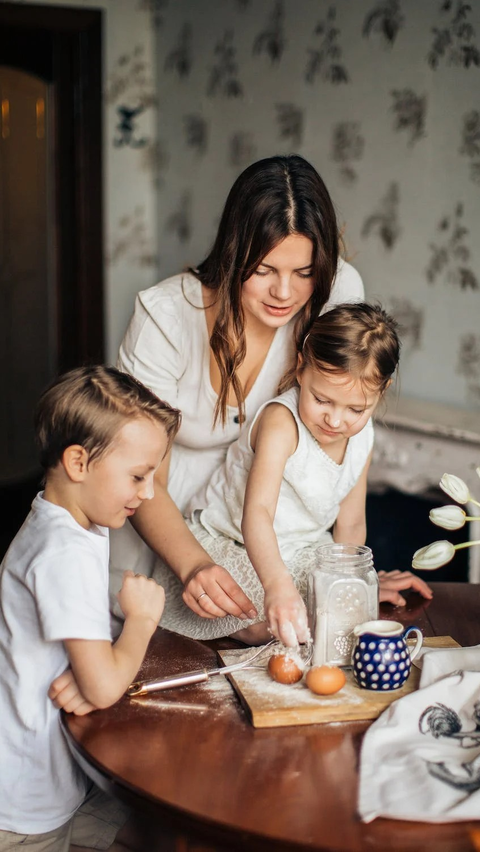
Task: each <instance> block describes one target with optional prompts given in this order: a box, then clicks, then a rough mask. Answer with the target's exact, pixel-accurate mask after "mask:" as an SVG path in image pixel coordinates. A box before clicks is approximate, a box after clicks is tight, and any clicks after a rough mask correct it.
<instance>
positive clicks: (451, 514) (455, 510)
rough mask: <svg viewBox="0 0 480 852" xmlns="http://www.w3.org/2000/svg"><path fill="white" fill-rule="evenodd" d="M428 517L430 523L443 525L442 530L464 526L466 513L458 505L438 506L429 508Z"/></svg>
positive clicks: (438, 525) (457, 528)
mask: <svg viewBox="0 0 480 852" xmlns="http://www.w3.org/2000/svg"><path fill="white" fill-rule="evenodd" d="M429 518H430V520H431V522H432V524H436V525H437V527H443V529H444V530H459V529H460V528H461V527H464V526H465V521H466V520H467V513H466V512H464V511H463V509H461V508H460V506H439V507H438V508H437V509H431V511H430V515H429Z"/></svg>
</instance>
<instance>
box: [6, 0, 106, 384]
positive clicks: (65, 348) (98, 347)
mask: <svg viewBox="0 0 480 852" xmlns="http://www.w3.org/2000/svg"><path fill="white" fill-rule="evenodd" d="M103 14H104V13H103V11H102V10H101V9H78V8H72V9H70V8H65V7H58V6H47V5H37V4H35V5H34V4H26V3H6V2H2V3H0V64H2V65H9V66H11V67H16V68H19V69H21V70H24V71H29V72H30V73H34V74H37V75H38V76H41V77H42V79H45V80H46V81H47V82H48V83H49V84H50V85H49V89H50V95H51V98H52V104H53V109H52V116H53V121H52V137H53V145H54V157H53V174H54V179H53V184H54V186H55V195H54V203H53V208H54V211H55V212H54V229H53V230H54V241H53V242H54V247H53V258H52V262H53V267H54V270H55V274H54V280H55V282H56V283H55V289H56V343H57V367H58V371H59V372H63V371H64V370H67V369H70V368H72V367H74V366H78V365H80V364H83V363H92V362H99V361H103V359H104V247H103V174H102V142H103V140H102V135H103V134H102V23H103Z"/></svg>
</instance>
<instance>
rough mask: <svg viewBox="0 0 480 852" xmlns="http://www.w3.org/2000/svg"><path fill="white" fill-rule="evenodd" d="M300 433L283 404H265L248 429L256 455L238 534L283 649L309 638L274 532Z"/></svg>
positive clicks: (303, 615)
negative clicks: (285, 478)
mask: <svg viewBox="0 0 480 852" xmlns="http://www.w3.org/2000/svg"><path fill="white" fill-rule="evenodd" d="M297 443H298V431H297V425H296V423H295V420H294V418H293V416H292V414H291V412H290V411H289V410H288V408H286V407H285V406H284V405H279V404H272V405H269V406H268V407H267V408H266V409H265V411H264V412H263V413H262V414H261V416H260V418H259V420H258V423H257V424H256V428H255V429H254V431H252V447H253V449H254V451H255V456H254V459H253V462H252V467H251V470H250V473H249V476H248V482H247V488H246V491H245V502H244V508H243V519H242V533H243V537H244V541H245V547H246V549H247V553H248V556H249V558H250V561H251V562H252V565H253V567H254V568H255V571H256V572H257V574H258V577H259V579H260V582H261V583H262V586H263V588H264V590H265V616H266V619H267V623H268V626H269V628H270V630H271V631H272V633H273V634H274V635H275V636H277V637H278V638H279V639H281V641H282V642H283V643H284V644H286V645H295V644H296V643H297V639H298V640H299V641H301V642H305V641H306V639H307V620H306V613H305V606H304V604H303V601H302V599H301V597H300V595H299V593H298V592H297V590H296V588H295V585H294V583H293V580H292V578H291V576H290V573H289V571H288V569H287V567H286V566H285V563H284V562H283V559H282V557H281V555H280V550H279V547H278V542H277V537H276V535H275V531H274V528H273V522H274V518H275V512H276V508H277V501H278V495H279V493H280V486H281V483H282V478H283V473H284V470H285V464H286V462H287V459H288V458H289V456H291V455H292V453H294V452H295V449H296V447H297Z"/></svg>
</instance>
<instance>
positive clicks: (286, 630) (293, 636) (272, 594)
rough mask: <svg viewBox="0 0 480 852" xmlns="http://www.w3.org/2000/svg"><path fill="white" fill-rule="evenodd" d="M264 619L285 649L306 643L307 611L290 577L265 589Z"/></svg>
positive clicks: (307, 637) (283, 578)
mask: <svg viewBox="0 0 480 852" xmlns="http://www.w3.org/2000/svg"><path fill="white" fill-rule="evenodd" d="M265 617H266V620H267V624H268V627H269V629H270V631H271V633H272V634H273V636H275V637H276V638H277V639H279V640H280V642H282V643H283V644H284V645H286V646H287V647H289V648H295V647H296V646H297V645H298V643H299V642H300V643H303V642H307V641H308V639H309V631H308V622H307V611H306V609H305V604H304V602H303V600H302V598H301V596H300V595H299V593H298V592H297V589H296V588H295V585H294V583H293V581H292V579H291V577H290V576H285V577H282V578H281V579H280V580H276V581H275V582H274V583H269V585H268V586H267V588H266V589H265Z"/></svg>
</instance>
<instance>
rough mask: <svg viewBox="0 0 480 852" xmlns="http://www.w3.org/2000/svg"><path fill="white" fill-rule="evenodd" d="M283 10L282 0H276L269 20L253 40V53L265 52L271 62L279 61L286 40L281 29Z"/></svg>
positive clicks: (256, 54)
mask: <svg viewBox="0 0 480 852" xmlns="http://www.w3.org/2000/svg"><path fill="white" fill-rule="evenodd" d="M284 17H285V10H284V8H283V2H282V0H277V2H276V3H275V5H274V7H273V10H272V12H271V14H270V17H269V21H268V24H267V26H266V27H265V29H263V30H262V31H261V32H260V33H259V34H258V35H257V37H256V39H255V41H254V42H253V55H254V56H258V55H259V54H261V53H266V54H267V56H268V57H269V58H270V61H271V62H279V61H280V59H281V58H282V54H283V51H284V50H285V45H286V40H285V33H284V29H283V25H284Z"/></svg>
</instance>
